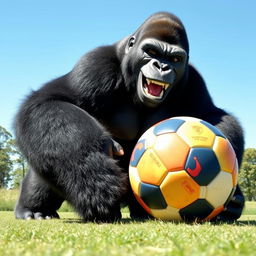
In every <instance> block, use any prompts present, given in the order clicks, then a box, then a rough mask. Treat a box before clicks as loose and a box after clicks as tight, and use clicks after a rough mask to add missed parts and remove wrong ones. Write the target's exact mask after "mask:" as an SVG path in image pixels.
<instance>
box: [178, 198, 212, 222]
mask: <svg viewBox="0 0 256 256" xmlns="http://www.w3.org/2000/svg"><path fill="white" fill-rule="evenodd" d="M213 210H214V208H213V207H212V206H211V205H210V204H209V203H208V202H207V201H206V200H205V199H198V200H196V201H195V202H194V203H192V204H190V205H188V206H186V207H184V208H183V209H181V210H180V212H179V213H180V216H181V217H182V219H184V220H187V221H191V220H192V221H193V220H195V219H201V220H202V219H204V218H206V217H207V216H208V215H209V214H210V213H211V212H212V211H213Z"/></svg>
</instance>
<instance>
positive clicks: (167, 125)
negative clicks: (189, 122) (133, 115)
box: [153, 119, 185, 135]
mask: <svg viewBox="0 0 256 256" xmlns="http://www.w3.org/2000/svg"><path fill="white" fill-rule="evenodd" d="M184 122H185V121H184V120H181V119H167V120H165V121H162V122H161V123H159V124H157V125H156V126H155V128H154V130H153V132H154V134H155V135H160V134H164V133H168V132H176V131H177V130H178V129H179V127H180V126H181V125H182V124H183V123H184Z"/></svg>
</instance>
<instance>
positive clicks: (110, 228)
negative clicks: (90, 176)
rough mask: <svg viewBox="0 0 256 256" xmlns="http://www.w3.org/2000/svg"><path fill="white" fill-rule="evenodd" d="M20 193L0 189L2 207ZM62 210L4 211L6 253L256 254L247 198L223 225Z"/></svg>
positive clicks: (0, 222)
mask: <svg viewBox="0 0 256 256" xmlns="http://www.w3.org/2000/svg"><path fill="white" fill-rule="evenodd" d="M3 193H4V195H3ZM7 197H8V199H7ZM16 197H17V191H16V192H15V191H7V192H6V191H3V190H0V207H2V206H4V205H5V204H10V201H12V200H13V202H15V201H16ZM3 202H5V203H3ZM10 205H12V204H10ZM12 207H13V206H12ZM0 209H1V208H0ZM69 209H70V208H69ZM59 214H60V217H61V219H60V220H40V221H35V220H30V221H26V220H16V219H15V218H14V215H13V212H12V211H1V212H0V255H10V256H12V255H17V256H30V255H31V256H32V255H33V256H34V255H35V256H37V255H49V256H55V255H64V256H73V255H74V256H76V255H78V256H80V255H86V256H91V255H95V256H96V255H97V256H98V255H100V256H104V255H108V256H109V255H122V256H128V255H129V256H133V255H143V256H144V255H146V256H153V255H154V256H155V255H170V256H173V255H174V256H175V255H188V256H200V255H202V256H203V255H204V256H216V255H217V256H222V255H232V256H241V255H253V256H254V255H255V252H256V243H255V241H256V203H255V202H247V203H246V209H245V211H244V214H243V216H242V217H241V218H240V219H239V220H238V221H237V222H235V223H232V224H218V225H214V224H211V223H203V224H195V223H194V224H185V223H172V222H163V221H158V220H151V221H145V222H134V221H132V220H131V219H129V217H128V212H127V210H125V211H124V212H123V219H122V221H121V222H120V223H115V224H95V223H83V222H82V221H81V220H80V219H79V218H78V217H77V216H76V215H75V214H74V213H72V212H59Z"/></svg>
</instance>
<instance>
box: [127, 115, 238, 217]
mask: <svg viewBox="0 0 256 256" xmlns="http://www.w3.org/2000/svg"><path fill="white" fill-rule="evenodd" d="M237 175H238V164H237V159H236V155H235V152H234V150H233V148H232V146H231V144H230V142H229V141H228V140H227V138H226V137H225V136H224V135H223V134H222V132H220V131H219V130H218V129H217V128H216V127H214V126H213V125H211V124H209V123H207V122H205V121H203V120H200V119H197V118H192V117H174V118H170V119H167V120H164V121H162V122H160V123H157V124H156V125H154V126H152V127H151V128H150V129H148V130H147V131H146V132H145V133H144V134H143V135H142V136H141V138H140V139H139V140H138V142H137V144H136V146H135V148H134V150H133V153H132V156H131V160H130V166H129V178H130V183H131V187H132V190H133V193H134V195H135V197H136V198H137V200H138V202H139V203H140V204H141V206H142V207H143V208H144V209H145V210H146V211H147V212H148V213H149V214H151V215H152V216H154V217H155V218H159V219H162V220H188V221H190V220H199V221H201V220H202V221H205V220H210V219H212V218H213V217H215V216H216V215H218V214H219V213H220V212H221V211H223V210H224V208H225V205H226V204H227V203H228V202H229V200H230V199H231V198H232V196H233V194H234V191H235V188H236V185H237Z"/></svg>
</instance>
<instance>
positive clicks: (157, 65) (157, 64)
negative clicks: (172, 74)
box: [152, 60, 171, 72]
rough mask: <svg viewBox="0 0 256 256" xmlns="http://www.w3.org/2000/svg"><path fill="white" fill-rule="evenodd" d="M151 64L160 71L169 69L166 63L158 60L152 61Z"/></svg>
mask: <svg viewBox="0 0 256 256" xmlns="http://www.w3.org/2000/svg"><path fill="white" fill-rule="evenodd" d="M152 66H153V67H154V68H156V69H157V70H158V71H160V72H165V71H170V69H171V68H170V66H169V65H168V64H167V63H162V62H160V61H158V60H154V61H153V62H152Z"/></svg>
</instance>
